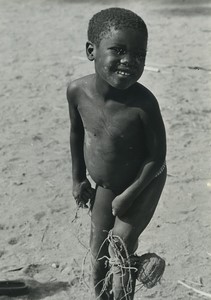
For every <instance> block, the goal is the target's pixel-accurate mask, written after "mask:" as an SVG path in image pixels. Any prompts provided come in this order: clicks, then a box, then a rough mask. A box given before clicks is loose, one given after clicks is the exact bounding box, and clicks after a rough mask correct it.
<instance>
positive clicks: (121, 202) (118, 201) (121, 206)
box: [112, 194, 132, 217]
mask: <svg viewBox="0 0 211 300" xmlns="http://www.w3.org/2000/svg"><path fill="white" fill-rule="evenodd" d="M131 204H132V203H131V201H130V197H129V196H128V195H124V196H123V195H122V194H120V195H118V196H116V197H115V198H114V200H113V201H112V214H113V215H114V216H118V217H121V216H122V215H123V214H124V213H125V212H126V211H127V210H128V208H129V207H130V206H131Z"/></svg>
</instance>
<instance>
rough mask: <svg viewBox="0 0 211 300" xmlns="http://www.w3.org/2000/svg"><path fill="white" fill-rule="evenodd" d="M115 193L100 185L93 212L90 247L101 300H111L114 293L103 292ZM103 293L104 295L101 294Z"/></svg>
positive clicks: (107, 269) (95, 281)
mask: <svg viewBox="0 0 211 300" xmlns="http://www.w3.org/2000/svg"><path fill="white" fill-rule="evenodd" d="M114 197H115V195H114V193H113V192H112V191H110V190H108V189H104V188H102V187H100V186H98V187H97V188H96V196H95V201H94V205H93V208H92V214H91V235H90V248H91V260H92V276H93V281H94V287H95V295H96V298H97V299H99V300H111V299H113V298H112V295H108V293H106V291H105V292H104V293H102V290H103V286H104V279H105V276H106V274H107V272H108V271H109V265H108V260H107V258H106V257H109V254H108V242H107V241H106V238H107V236H108V232H109V231H110V230H111V229H112V228H113V226H114V220H115V218H114V216H113V215H112V208H111V203H112V200H113V199H114ZM101 293H102V295H101Z"/></svg>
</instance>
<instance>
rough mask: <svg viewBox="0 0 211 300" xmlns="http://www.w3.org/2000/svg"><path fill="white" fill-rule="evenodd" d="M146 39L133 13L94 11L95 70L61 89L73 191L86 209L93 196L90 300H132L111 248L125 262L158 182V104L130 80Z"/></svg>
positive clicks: (161, 173) (127, 276) (90, 47)
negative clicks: (66, 108)
mask: <svg viewBox="0 0 211 300" xmlns="http://www.w3.org/2000/svg"><path fill="white" fill-rule="evenodd" d="M147 40H148V33H147V28H146V25H145V23H144V21H143V20H142V19H141V18H140V17H139V16H138V15H136V14H135V13H133V12H131V11H129V10H126V9H122V8H109V9H105V10H102V11H100V12H99V13H97V14H95V15H94V16H93V17H92V19H91V20H90V22H89V28H88V42H87V43H86V54H87V57H88V59H89V60H90V61H94V65H95V73H94V74H91V75H88V76H85V77H83V78H80V79H78V80H75V81H74V82H72V83H70V84H69V86H68V90H67V99H68V103H69V113H70V121H71V132H70V146H71V154H72V177H73V196H74V198H75V199H76V202H77V204H78V205H79V206H81V207H86V206H87V205H86V203H87V202H88V201H89V200H90V199H92V198H93V197H94V195H95V199H94V203H93V205H92V214H91V237H90V248H91V255H92V269H93V281H94V287H95V295H96V299H107V300H108V299H118V300H120V299H129V300H132V299H133V298H134V289H135V280H136V279H135V272H131V271H130V270H128V271H127V268H125V269H124V274H123V273H122V270H121V267H120V265H119V263H118V261H116V260H118V259H117V257H116V256H115V254H116V249H117V248H118V249H119V251H120V254H121V255H120V257H121V259H126V253H127V254H128V255H129V257H130V258H131V264H132V257H133V254H134V252H135V251H136V249H137V247H138V237H139V235H140V234H141V233H142V232H143V230H144V229H145V228H146V226H147V225H148V223H149V222H150V220H151V218H152V216H153V213H154V211H155V208H156V206H157V204H158V200H159V198H160V195H161V192H162V190H163V187H164V184H165V180H166V165H165V156H166V137H165V129H164V124H163V121H162V117H161V113H160V110H159V106H158V103H157V100H156V98H155V97H154V96H153V94H152V93H151V92H150V91H149V90H148V89H147V88H146V87H144V86H143V85H141V84H140V83H137V80H138V79H139V78H140V77H141V75H142V73H143V71H144V65H145V58H146V52H147ZM86 170H87V171H88V173H89V174H90V176H91V178H92V179H93V180H94V182H95V183H96V189H95V190H94V189H93V188H92V187H91V184H90V182H89V180H88V179H87V176H86ZM109 232H112V235H113V237H115V238H114V239H113V242H112V243H108V242H105V240H106V239H107V237H108V234H109ZM120 241H122V242H123V244H124V247H125V248H124V247H121V245H120V244H121V243H120ZM125 249H126V250H125ZM108 258H109V260H110V261H111V262H112V261H113V265H112V268H113V269H112V270H113V276H112V278H113V287H112V294H111V293H108V291H107V290H106V289H105V288H104V279H105V276H106V274H107V272H108V270H109V264H108V263H106V262H107V259H108ZM128 264H129V263H128ZM131 264H130V265H131ZM128 269H129V268H128ZM122 274H123V275H122ZM131 274H132V276H131ZM128 280H130V281H131V280H132V285H130V288H127V287H128Z"/></svg>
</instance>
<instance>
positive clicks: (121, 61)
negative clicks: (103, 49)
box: [120, 54, 134, 65]
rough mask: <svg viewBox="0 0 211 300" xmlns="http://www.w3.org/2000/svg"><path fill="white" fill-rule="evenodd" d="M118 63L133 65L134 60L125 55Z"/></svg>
mask: <svg viewBox="0 0 211 300" xmlns="http://www.w3.org/2000/svg"><path fill="white" fill-rule="evenodd" d="M120 63H121V64H124V65H133V64H134V59H133V57H132V55H131V54H125V55H124V56H123V57H122V58H121V59H120Z"/></svg>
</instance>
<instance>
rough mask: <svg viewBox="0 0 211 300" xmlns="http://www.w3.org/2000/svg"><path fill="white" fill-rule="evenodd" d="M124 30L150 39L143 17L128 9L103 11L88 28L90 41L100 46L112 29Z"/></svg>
mask: <svg viewBox="0 0 211 300" xmlns="http://www.w3.org/2000/svg"><path fill="white" fill-rule="evenodd" d="M123 28H130V29H134V30H138V31H140V32H142V34H143V35H144V36H145V38H146V39H147V37H148V31H147V27H146V24H145V23H144V21H143V20H142V18H141V17H139V16H138V15H137V14H135V13H134V12H132V11H130V10H128V9H124V8H118V7H112V8H108V9H104V10H101V11H100V12H98V13H96V14H95V15H94V16H93V17H92V18H91V20H90V21H89V27H88V40H89V41H90V42H92V43H93V44H95V45H96V46H99V44H100V41H101V40H102V39H103V38H104V37H105V36H106V35H108V34H109V33H110V31H111V30H112V29H115V30H118V29H123Z"/></svg>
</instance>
